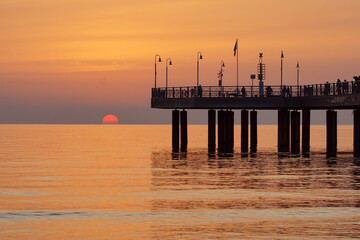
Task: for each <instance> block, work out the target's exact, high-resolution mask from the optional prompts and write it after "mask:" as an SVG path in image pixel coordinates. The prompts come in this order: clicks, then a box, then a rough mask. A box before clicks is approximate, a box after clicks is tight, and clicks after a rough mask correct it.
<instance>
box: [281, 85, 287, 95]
mask: <svg viewBox="0 0 360 240" xmlns="http://www.w3.org/2000/svg"><path fill="white" fill-rule="evenodd" d="M285 94H286V86H285V85H284V87H283V89H282V90H281V96H285Z"/></svg>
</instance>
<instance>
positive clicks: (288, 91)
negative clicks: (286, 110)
mask: <svg viewBox="0 0 360 240" xmlns="http://www.w3.org/2000/svg"><path fill="white" fill-rule="evenodd" d="M286 94H287V96H288V97H291V91H290V87H287V89H286Z"/></svg>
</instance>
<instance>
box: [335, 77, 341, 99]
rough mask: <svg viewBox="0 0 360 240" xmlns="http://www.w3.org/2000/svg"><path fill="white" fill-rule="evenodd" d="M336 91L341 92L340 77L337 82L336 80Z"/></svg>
mask: <svg viewBox="0 0 360 240" xmlns="http://www.w3.org/2000/svg"><path fill="white" fill-rule="evenodd" d="M336 91H337V94H338V95H340V94H341V81H340V79H338V80H337V82H336Z"/></svg>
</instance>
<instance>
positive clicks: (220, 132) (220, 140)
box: [218, 110, 225, 153]
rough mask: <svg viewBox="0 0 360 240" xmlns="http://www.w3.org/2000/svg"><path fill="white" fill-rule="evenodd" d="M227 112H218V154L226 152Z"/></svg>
mask: <svg viewBox="0 0 360 240" xmlns="http://www.w3.org/2000/svg"><path fill="white" fill-rule="evenodd" d="M224 113H225V112H224V111H223V110H220V111H218V152H221V153H222V152H224V151H225V145H224V141H225V139H224V137H225V136H224V135H225V134H224V133H225V131H224V126H225V124H224V120H225V116H224V115H225V114H224Z"/></svg>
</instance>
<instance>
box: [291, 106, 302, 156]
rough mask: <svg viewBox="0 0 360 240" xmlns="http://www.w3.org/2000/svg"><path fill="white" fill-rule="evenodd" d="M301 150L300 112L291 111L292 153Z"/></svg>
mask: <svg viewBox="0 0 360 240" xmlns="http://www.w3.org/2000/svg"><path fill="white" fill-rule="evenodd" d="M299 152H300V112H298V111H292V112H291V153H293V154H298V153H299Z"/></svg>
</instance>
